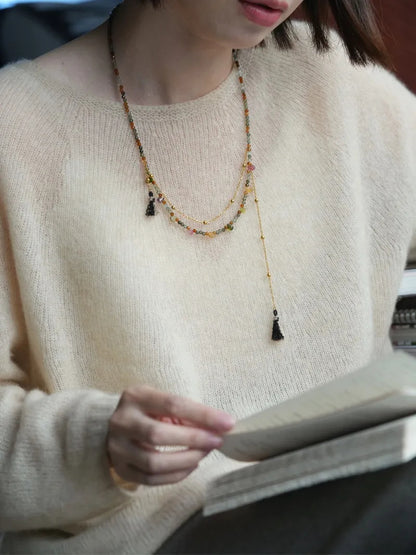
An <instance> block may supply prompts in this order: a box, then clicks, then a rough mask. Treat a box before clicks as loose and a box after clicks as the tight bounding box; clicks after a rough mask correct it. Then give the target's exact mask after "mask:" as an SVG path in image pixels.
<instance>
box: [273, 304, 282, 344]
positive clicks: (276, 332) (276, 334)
mask: <svg viewBox="0 0 416 555" xmlns="http://www.w3.org/2000/svg"><path fill="white" fill-rule="evenodd" d="M273 316H274V319H273V333H272V339H273V341H280V340H281V339H284V335H283V333H282V331H281V329H280V326H279V317H278V315H277V310H276V309H275V310H273Z"/></svg>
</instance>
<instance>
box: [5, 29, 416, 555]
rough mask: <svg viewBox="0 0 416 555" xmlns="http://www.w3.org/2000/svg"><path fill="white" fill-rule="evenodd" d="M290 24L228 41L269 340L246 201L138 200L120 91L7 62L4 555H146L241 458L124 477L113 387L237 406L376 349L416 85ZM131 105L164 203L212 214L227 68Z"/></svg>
mask: <svg viewBox="0 0 416 555" xmlns="http://www.w3.org/2000/svg"><path fill="white" fill-rule="evenodd" d="M305 29H306V28H305V27H304V26H303V25H299V26H298V32H299V33H300V39H299V41H298V42H297V43H296V47H295V48H294V49H293V50H292V51H279V50H277V49H276V48H275V47H274V46H271V45H269V47H268V48H265V49H255V50H250V51H245V52H242V53H241V65H242V71H243V74H244V75H245V79H246V88H247V95H248V102H249V106H250V113H251V121H252V144H253V162H254V164H255V165H256V168H257V169H256V176H257V188H258V195H259V198H260V202H261V213H262V217H263V224H264V232H265V236H266V242H267V246H268V249H269V257H270V266H271V271H272V275H273V280H274V286H275V292H276V297H277V304H278V308H279V312H280V316H281V325H282V330H283V332H284V334H285V340H284V341H281V342H273V341H271V328H272V307H271V302H270V296H269V290H268V284H267V278H266V273H265V268H264V260H263V254H262V249H261V241H260V238H259V232H258V228H257V220H256V214H255V207H254V202H253V199H252V198H251V200H250V202H249V203H248V207H247V211H246V213H245V214H243V216H242V217H241V219H240V220H239V222H238V224H237V225H236V227H235V229H234V231H232V232H229V233H228V232H227V233H226V234H222V235H220V236H219V237H217V238H215V239H205V238H203V237H190V236H189V235H188V234H186V233H184V232H183V230H182V229H180V228H179V227H178V226H177V225H176V224H173V223H171V222H170V221H169V219H168V218H167V217H166V215H165V214H164V213H160V214H158V215H157V216H156V217H155V218H146V217H145V216H144V214H145V210H146V203H147V193H146V189H145V186H144V183H143V175H142V170H141V167H140V163H139V158H138V152H137V150H136V146H135V144H134V141H133V137H132V135H131V131H130V129H129V127H128V124H127V121H126V116H125V114H124V112H123V109H122V106H121V104H119V103H117V102H112V101H106V100H103V99H100V98H93V97H90V96H86V95H83V94H81V93H79V92H77V91H76V90H72V89H71V88H70V87H65V86H62V85H61V84H60V83H58V82H55V81H53V80H52V79H51V78H50V76H48V75H46V74H44V73H43V72H42V71H41V70H40V69H39V68H38V67H37V65H36V63H33V62H28V61H21V62H19V63H17V64H14V65H10V66H8V67H6V68H5V69H3V70H2V71H1V72H0V98H1V102H0V200H1V203H0V217H1V235H0V262H1V264H0V272H1V273H0V383H1V387H0V429H1V440H0V530H4V531H6V535H5V540H4V544H3V546H2V549H3V552H5V553H37V554H42V555H45V554H48V553H55V554H56V553H68V554H69V553H117V554H128V553H150V552H152V551H154V550H155V549H157V547H158V546H159V545H161V543H162V542H163V541H164V539H165V538H167V537H168V536H169V535H170V534H171V533H173V532H174V531H175V530H176V529H177V528H178V526H180V524H181V523H182V522H184V521H185V520H186V519H187V518H188V517H189V516H191V514H192V513H193V512H195V511H196V510H197V509H198V508H199V507H200V506H201V503H202V501H203V496H204V488H205V485H206V483H207V481H208V480H209V479H211V478H212V477H215V476H217V475H219V474H221V473H223V472H225V471H227V470H231V469H233V468H236V467H238V466H239V463H234V462H232V461H228V460H226V458H225V457H223V456H221V455H219V454H217V453H213V454H211V455H209V456H208V458H207V459H205V460H204V462H203V463H202V464H201V466H200V468H199V469H198V470H196V471H195V472H194V473H193V474H192V475H191V476H190V477H189V478H188V479H186V480H185V481H184V482H181V483H179V484H177V485H173V486H165V487H156V488H155V487H144V486H142V487H140V488H139V489H138V490H137V492H136V493H135V494H134V495H132V494H131V493H128V492H125V491H122V490H121V489H119V488H117V487H116V486H115V485H114V483H113V482H112V480H111V477H110V474H109V471H108V469H107V466H106V460H105V437H106V430H107V423H108V419H109V417H110V415H111V413H112V412H113V410H114V408H115V406H116V404H117V401H118V398H119V395H120V393H121V391H122V390H123V389H124V388H126V387H128V386H130V385H132V384H149V385H152V386H154V387H157V388H160V389H161V390H164V391H170V392H174V393H177V394H180V395H183V396H189V397H191V398H193V399H195V400H198V401H201V402H203V403H206V404H208V405H211V406H214V407H217V408H221V409H224V410H226V411H229V412H230V413H232V414H234V415H235V416H236V417H237V418H241V417H243V416H247V415H249V414H251V413H254V412H256V411H258V410H260V409H263V408H265V407H267V406H270V405H273V404H275V403H279V402H281V401H283V400H284V399H287V398H289V397H292V396H294V395H297V394H298V393H300V392H302V391H304V390H306V389H308V388H311V387H313V386H315V385H317V384H320V383H323V382H325V381H327V380H330V379H332V378H335V377H336V376H340V375H342V374H344V373H346V372H350V371H352V370H354V369H356V368H358V367H360V366H362V365H364V364H366V363H368V362H369V361H371V360H373V359H375V358H376V357H378V356H380V355H382V354H383V353H388V352H390V350H391V346H390V343H389V339H388V330H389V325H390V321H391V316H392V312H393V308H394V304H395V300H396V295H397V291H398V287H399V283H400V279H401V275H402V271H403V268H404V266H405V263H406V257H407V253H408V251H409V248H410V245H411V242H412V238H415V223H416V213H415V206H416V204H415V200H416V161H415V150H416V149H415V146H416V141H415V129H416V102H415V99H414V97H413V96H412V95H411V93H410V92H409V91H408V90H407V89H406V88H405V87H404V86H403V85H402V84H400V83H399V82H398V81H397V80H396V79H395V77H393V76H392V75H391V74H390V73H388V72H387V71H385V70H382V69H380V68H375V67H372V66H369V67H366V68H362V67H361V68H355V67H352V66H351V65H350V63H349V61H348V59H347V56H346V54H345V52H344V50H343V48H342V47H341V46H340V45H339V44H334V49H333V50H332V52H331V53H329V54H325V55H318V54H316V53H315V51H314V50H313V48H312V46H311V43H310V41H309V38H308V36H307V34H306V31H305ZM333 40H334V41H335V39H334V38H333ZM127 92H128V91H127ZM132 113H133V115H134V118H135V121H136V124H137V128H138V131H139V135H140V137H141V138H142V141H143V144H144V147H145V151H146V154H147V157H148V159H149V164H150V167H151V169H152V171H153V173H154V174H155V176H156V178H157V180H158V181H159V183H160V185H161V187H162V189H163V190H164V191H165V192H166V194H167V195H168V196H169V197H171V198H172V199H173V200H174V202H175V204H176V206H178V207H181V208H183V210H184V211H185V212H186V213H188V214H192V215H194V216H196V217H198V218H200V219H204V218H207V217H208V218H209V217H210V216H212V215H214V214H216V213H217V212H220V211H221V210H222V209H223V207H224V206H225V204H226V203H227V201H228V199H229V198H230V196H231V195H232V192H233V190H234V188H235V186H236V182H237V180H238V175H239V168H240V164H241V163H242V161H243V156H244V148H245V130H244V118H243V107H242V102H241V95H240V90H239V84H238V79H237V74H236V72H235V71H233V72H232V74H230V76H229V77H228V78H227V79H226V80H225V81H224V82H223V83H222V84H221V85H220V86H219V87H218V88H217V89H216V90H214V91H212V92H211V93H209V94H207V95H206V96H204V97H202V98H200V99H197V100H194V101H190V102H186V103H183V104H177V105H172V106H159V107H155V106H153V107H145V106H133V107H132ZM414 244H416V242H415V241H414Z"/></svg>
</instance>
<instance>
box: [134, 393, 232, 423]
mask: <svg viewBox="0 0 416 555" xmlns="http://www.w3.org/2000/svg"><path fill="white" fill-rule="evenodd" d="M130 392H131V393H132V394H133V395H134V396H135V398H136V400H137V402H138V403H139V406H140V408H141V410H142V411H144V412H146V413H147V414H149V415H152V416H156V417H157V416H169V417H171V418H173V419H179V420H187V421H189V422H191V423H192V424H193V425H194V426H199V427H201V428H206V429H208V430H212V431H214V432H218V433H224V432H227V431H229V430H230V429H231V428H232V427H233V426H234V424H235V420H234V418H233V417H232V416H231V415H230V414H227V413H226V412H223V411H220V410H217V409H214V408H212V407H207V406H206V405H203V404H201V403H197V402H195V401H192V399H187V398H185V397H180V396H178V395H172V394H170V393H164V392H162V391H158V390H156V389H153V388H151V387H148V386H141V387H138V388H132V389H130Z"/></svg>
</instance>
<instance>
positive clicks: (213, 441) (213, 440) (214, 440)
mask: <svg viewBox="0 0 416 555" xmlns="http://www.w3.org/2000/svg"><path fill="white" fill-rule="evenodd" d="M222 443H223V439H222V438H221V437H219V436H212V435H211V436H209V437H208V444H209V446H210V447H220V446H221V445H222Z"/></svg>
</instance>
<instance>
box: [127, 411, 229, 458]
mask: <svg viewBox="0 0 416 555" xmlns="http://www.w3.org/2000/svg"><path fill="white" fill-rule="evenodd" d="M129 437H130V439H131V440H133V441H134V442H135V443H136V444H139V445H143V444H147V445H149V446H150V447H161V446H181V447H187V448H188V449H196V450H201V451H211V450H212V449H217V448H218V447H221V445H222V443H223V438H222V437H221V436H219V435H216V434H213V433H212V432H209V431H207V430H202V429H200V428H192V427H189V426H178V425H175V424H167V423H165V422H159V421H158V420H154V419H153V418H150V417H148V416H146V415H144V414H138V415H137V416H136V425H135V426H132V427H131V428H130V433H129Z"/></svg>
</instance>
